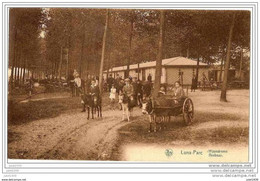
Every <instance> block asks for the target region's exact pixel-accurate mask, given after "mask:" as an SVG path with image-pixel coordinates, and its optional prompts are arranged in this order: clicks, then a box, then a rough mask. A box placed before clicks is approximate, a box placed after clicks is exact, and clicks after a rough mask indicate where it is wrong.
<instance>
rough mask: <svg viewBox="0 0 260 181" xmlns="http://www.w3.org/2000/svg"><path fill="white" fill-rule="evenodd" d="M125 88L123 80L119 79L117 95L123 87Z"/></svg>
mask: <svg viewBox="0 0 260 181" xmlns="http://www.w3.org/2000/svg"><path fill="white" fill-rule="evenodd" d="M124 86H125V82H124V80H123V79H121V80H120V81H119V83H118V93H119V92H120V91H123V87H124Z"/></svg>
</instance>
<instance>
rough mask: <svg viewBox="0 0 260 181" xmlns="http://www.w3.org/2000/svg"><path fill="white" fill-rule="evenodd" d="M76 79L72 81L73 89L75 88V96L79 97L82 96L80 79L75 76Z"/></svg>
mask: <svg viewBox="0 0 260 181" xmlns="http://www.w3.org/2000/svg"><path fill="white" fill-rule="evenodd" d="M75 76H76V78H75V79H74V82H75V87H76V96H79V95H80V94H82V89H81V88H82V87H81V78H80V77H79V74H78V73H77V74H75Z"/></svg>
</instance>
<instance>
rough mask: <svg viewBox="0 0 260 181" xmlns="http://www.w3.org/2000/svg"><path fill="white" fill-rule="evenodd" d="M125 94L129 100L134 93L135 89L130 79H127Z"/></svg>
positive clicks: (124, 88)
mask: <svg viewBox="0 0 260 181" xmlns="http://www.w3.org/2000/svg"><path fill="white" fill-rule="evenodd" d="M123 93H124V94H125V95H126V96H127V97H128V98H129V97H130V96H132V95H133V93H134V88H133V86H132V85H131V84H130V80H129V78H127V79H125V86H124V87H123Z"/></svg>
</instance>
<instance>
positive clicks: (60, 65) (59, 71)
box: [58, 46, 62, 79]
mask: <svg viewBox="0 0 260 181" xmlns="http://www.w3.org/2000/svg"><path fill="white" fill-rule="evenodd" d="M61 67H62V46H61V47H60V63H59V70H58V74H59V79H61Z"/></svg>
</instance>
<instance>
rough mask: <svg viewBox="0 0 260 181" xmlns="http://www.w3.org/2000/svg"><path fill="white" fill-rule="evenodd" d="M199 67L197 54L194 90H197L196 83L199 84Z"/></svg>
mask: <svg viewBox="0 0 260 181" xmlns="http://www.w3.org/2000/svg"><path fill="white" fill-rule="evenodd" d="M199 66H200V55H199V53H198V58H197V67H196V85H195V88H196V89H197V88H198V82H199Z"/></svg>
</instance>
